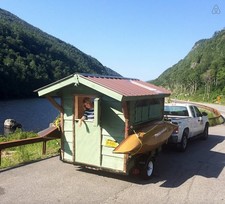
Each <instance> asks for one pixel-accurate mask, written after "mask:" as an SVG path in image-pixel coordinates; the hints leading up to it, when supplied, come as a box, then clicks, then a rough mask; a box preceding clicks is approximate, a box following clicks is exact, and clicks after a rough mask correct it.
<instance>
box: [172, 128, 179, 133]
mask: <svg viewBox="0 0 225 204" xmlns="http://www.w3.org/2000/svg"><path fill="white" fill-rule="evenodd" d="M178 132H179V127H178V126H177V127H176V128H175V129H174V131H173V133H174V134H178Z"/></svg>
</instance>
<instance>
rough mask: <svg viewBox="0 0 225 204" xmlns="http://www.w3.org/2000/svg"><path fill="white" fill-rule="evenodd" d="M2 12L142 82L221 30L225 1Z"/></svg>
mask: <svg viewBox="0 0 225 204" xmlns="http://www.w3.org/2000/svg"><path fill="white" fill-rule="evenodd" d="M0 8H2V9H5V10H7V11H9V12H11V13H13V14H15V15H17V16H18V17H19V18H21V19H23V20H25V21H27V22H28V23H30V24H32V25H33V26H35V27H38V28H39V29H41V30H43V31H44V32H46V33H48V34H50V35H53V36H55V37H57V38H59V39H61V40H63V41H65V42H67V43H69V44H72V45H74V46H75V47H77V48H78V49H80V50H81V51H83V52H84V53H86V54H88V55H91V56H92V57H94V58H96V59H97V60H99V61H100V62H101V63H102V64H103V65H105V66H107V67H110V68H111V69H113V70H115V71H117V72H118V73H120V74H121V75H123V76H125V77H132V78H138V79H141V80H144V81H146V80H150V79H155V78H157V77H158V76H159V75H160V74H162V73H163V72H164V71H165V70H166V69H168V68H169V67H171V66H172V65H174V64H176V63H177V62H178V61H179V60H181V59H183V58H184V57H185V56H186V55H187V54H188V52H189V51H190V50H191V48H192V47H193V45H194V43H195V42H196V41H198V40H200V39H204V38H210V37H212V35H213V34H214V32H215V31H219V30H221V29H223V28H225V0H169V1H165V0H64V1H63V0H36V1H34V0H0ZM213 9H214V10H213Z"/></svg>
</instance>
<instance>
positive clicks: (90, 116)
mask: <svg viewBox="0 0 225 204" xmlns="http://www.w3.org/2000/svg"><path fill="white" fill-rule="evenodd" d="M83 106H84V115H83V116H82V118H81V119H80V120H79V127H81V125H82V122H83V121H84V120H89V121H93V120H94V107H93V103H92V102H91V99H90V98H88V97H87V98H84V100H83Z"/></svg>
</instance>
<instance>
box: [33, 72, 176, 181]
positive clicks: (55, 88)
mask: <svg viewBox="0 0 225 204" xmlns="http://www.w3.org/2000/svg"><path fill="white" fill-rule="evenodd" d="M36 92H37V93H38V95H39V96H41V97H46V98H47V99H48V100H49V101H50V102H51V103H52V104H53V105H54V106H55V107H56V108H57V109H58V110H59V112H60V117H61V156H60V158H61V160H62V161H64V162H68V163H71V164H75V165H80V166H85V167H90V168H94V169H99V170H104V171H111V172H115V173H120V174H126V175H129V174H134V173H138V174H139V173H140V174H141V175H143V177H145V178H150V177H151V176H152V174H153V170H154V159H155V157H156V155H157V154H158V152H159V151H160V149H161V146H162V145H163V144H164V143H165V142H166V141H167V139H168V137H169V136H170V135H171V134H172V131H173V129H174V125H172V124H170V123H167V122H164V121H163V111H164V98H165V97H167V96H169V95H170V92H169V91H168V90H166V89H164V88H161V87H157V86H155V85H152V84H150V83H147V82H143V81H141V80H138V79H132V78H124V77H117V76H102V75H90V74H78V73H76V74H73V75H70V76H68V77H66V78H63V79H61V80H59V81H56V82H54V83H52V84H49V85H47V86H45V87H42V88H40V89H38V90H36ZM55 97H57V98H60V102H58V101H59V100H56V99H55ZM86 97H89V98H90V99H91V100H92V101H93V106H94V119H93V120H85V121H84V122H83V124H82V125H81V126H80V125H79V121H80V118H81V117H82V116H83V112H84V109H83V99H84V98H86ZM150 137H152V138H151V141H153V143H154V144H155V145H150V143H149V141H150V140H149V138H150ZM130 138H134V140H133V142H132V141H131V139H130ZM135 138H136V139H135ZM146 138H147V139H146ZM128 143H129V144H128ZM134 143H136V144H134ZM149 145H150V146H151V147H150V146H149ZM131 146H133V147H131ZM127 148H128V149H127ZM132 148H133V149H132ZM143 149H144V150H143Z"/></svg>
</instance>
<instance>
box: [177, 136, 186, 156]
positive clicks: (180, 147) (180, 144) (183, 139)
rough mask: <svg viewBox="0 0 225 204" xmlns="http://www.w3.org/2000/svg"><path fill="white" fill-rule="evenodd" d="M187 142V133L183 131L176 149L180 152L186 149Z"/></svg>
mask: <svg viewBox="0 0 225 204" xmlns="http://www.w3.org/2000/svg"><path fill="white" fill-rule="evenodd" d="M187 144H188V138H187V133H186V132H184V133H183V136H182V140H181V142H180V143H179V144H178V145H177V148H178V150H179V151H180V152H184V151H185V150H186V149H187Z"/></svg>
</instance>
